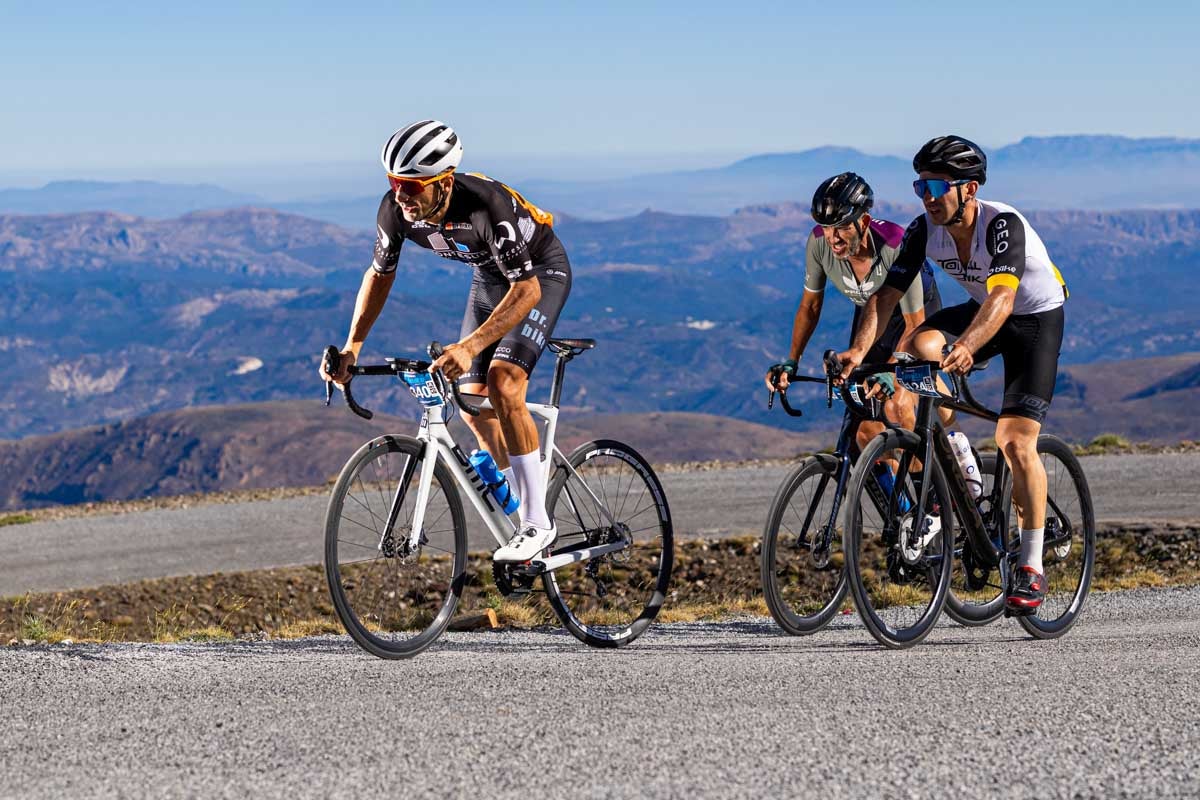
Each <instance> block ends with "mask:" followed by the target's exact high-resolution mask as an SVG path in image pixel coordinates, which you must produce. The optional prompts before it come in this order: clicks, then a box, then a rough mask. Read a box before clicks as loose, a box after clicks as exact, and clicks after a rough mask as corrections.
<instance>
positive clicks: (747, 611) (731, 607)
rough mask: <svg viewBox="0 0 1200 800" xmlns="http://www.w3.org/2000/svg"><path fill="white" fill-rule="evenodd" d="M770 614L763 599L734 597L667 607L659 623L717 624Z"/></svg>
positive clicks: (661, 614)
mask: <svg viewBox="0 0 1200 800" xmlns="http://www.w3.org/2000/svg"><path fill="white" fill-rule="evenodd" d="M769 614H770V612H769V611H768V610H767V603H766V601H765V600H763V599H762V598H761V597H733V598H728V599H725V600H716V601H713V602H711V603H683V604H681V605H677V606H670V605H669V606H665V607H664V608H663V610H662V611H660V612H658V621H659V622H715V621H717V620H722V619H729V618H730V617H746V616H752V617H765V616H768V615H769Z"/></svg>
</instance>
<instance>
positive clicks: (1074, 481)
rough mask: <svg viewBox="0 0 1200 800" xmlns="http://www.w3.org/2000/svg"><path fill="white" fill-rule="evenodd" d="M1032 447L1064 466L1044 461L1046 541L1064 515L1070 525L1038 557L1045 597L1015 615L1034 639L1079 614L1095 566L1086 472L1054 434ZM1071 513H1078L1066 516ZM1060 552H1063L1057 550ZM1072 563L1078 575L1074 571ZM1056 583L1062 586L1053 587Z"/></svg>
mask: <svg viewBox="0 0 1200 800" xmlns="http://www.w3.org/2000/svg"><path fill="white" fill-rule="evenodd" d="M1037 449H1038V453H1039V454H1040V455H1043V456H1048V457H1049V458H1051V459H1053V460H1054V461H1056V462H1058V464H1059V465H1061V466H1062V467H1063V469H1062V470H1061V471H1060V470H1059V469H1058V468H1057V466H1056V467H1054V469H1051V468H1050V466H1049V465H1047V469H1046V473H1047V474H1046V478H1047V480H1046V536H1047V540H1048V541H1049V540H1051V539H1052V538H1053V537H1054V535H1055V532H1056V531H1059V530H1063V524H1064V519H1063V518H1064V517H1066V519H1065V522H1066V523H1067V524H1069V526H1070V527H1069V529H1068V532H1069V534H1070V538H1069V540H1068V541H1067V543H1066V545H1065V546H1062V545H1060V547H1059V548H1056V547H1053V546H1050V545H1049V544H1048V545H1047V547H1046V552H1045V555H1044V556H1043V567H1044V569H1045V575H1046V583H1047V585H1048V591H1047V593H1046V598H1045V599H1044V600H1043V601H1042V604H1041V606H1039V607H1038V609H1037V611H1036V613H1034V614H1031V615H1027V616H1019V617H1017V620H1018V621H1019V622H1020V623H1021V627H1022V628H1024V629H1025V630H1026V632H1028V633H1029V635H1030V636H1033V637H1034V638H1035V639H1057V638H1058V637H1059V636H1062V635H1063V634H1064V633H1066V632H1067V631H1068V630H1070V629H1071V626H1072V625H1074V624H1075V622H1076V620H1078V619H1079V615H1080V613H1082V611H1083V606H1084V602H1085V601H1086V600H1087V595H1088V592H1089V591H1090V590H1091V585H1092V576H1093V573H1094V572H1095V565H1096V518H1095V511H1094V509H1093V508H1092V492H1091V489H1090V488H1089V487H1088V482H1087V476H1086V475H1084V473H1083V465H1082V464H1080V463H1079V459H1078V458H1077V457H1076V456H1075V453H1074V452H1073V451H1072V450H1071V446H1070V445H1068V444H1067V443H1066V442H1064V441H1063V440H1062V439H1059V438H1058V437H1057V436H1053V435H1050V434H1043V435H1041V436H1039V437H1038V443H1037ZM1045 463H1046V462H1045V459H1043V464H1045ZM1067 481H1069V484H1070V490H1072V491H1073V492H1074V494H1075V500H1077V507H1076V508H1075V509H1074V510H1072V509H1071V504H1070V502H1069V501H1068V500H1069V492H1068V491H1067V488H1068V486H1067ZM1072 516H1075V517H1077V518H1076V519H1071V517H1072ZM1076 534H1078V535H1076ZM1060 551H1061V552H1062V553H1063V554H1062V555H1059V552H1060ZM1076 567H1077V568H1078V575H1077V576H1074V575H1073V572H1074V570H1075V568H1076ZM1056 587H1058V589H1060V590H1066V591H1055V589H1056ZM1068 595H1069V596H1068Z"/></svg>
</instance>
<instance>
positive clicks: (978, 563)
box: [843, 360, 1096, 648]
mask: <svg viewBox="0 0 1200 800" xmlns="http://www.w3.org/2000/svg"><path fill="white" fill-rule="evenodd" d="M984 366H985V364H978V365H976V367H975V369H973V370H972V372H974V371H977V370H978V369H982V368H983V367H984ZM938 368H939V364H938V362H936V361H915V360H914V361H910V362H907V363H900V364H867V365H863V366H860V367H859V368H857V369H856V370H854V372H853V373H851V375H850V380H851V381H854V380H861V379H862V377H863V376H865V375H870V374H874V373H876V372H880V371H884V370H890V371H894V372H895V374H896V380H897V383H899V384H900V385H902V386H904V387H905V388H906V389H908V390H909V391H911V392H914V393H915V394H917V395H918V396H919V398H920V399H919V402H918V404H917V424H916V427H915V429H914V430H912V431H907V430H902V429H898V428H890V429H889V430H887V431H885V432H883V433H881V434H880V435H879V436H877V437H875V439H873V440H872V441H871V442H870V443H869V444H868V445H867V447H866V448H865V449H864V451H863V453H862V455H861V457H860V458H859V461H858V465H857V466H856V467H855V469H854V471H853V474H852V475H851V477H850V483H849V486H848V487H847V490H846V493H847V494H846V503H845V511H844V514H845V517H844V520H843V522H844V524H843V538H844V541H843V551H844V553H845V558H846V565H847V576H848V579H849V584H850V592H851V594H852V596H853V597H854V603H855V606H856V607H857V608H858V611H859V614H860V615H861V617H862V619H863V622H864V624H866V626H867V630H869V631H870V632H871V635H872V636H874V637H875V639H876V640H877V641H878V642H879V643H881V644H883V645H885V646H887V647H891V648H904V647H910V646H912V645H914V644H916V643H917V642H919V641H921V640H922V639H924V638H925V636H927V635H928V634H929V632H930V630H932V628H933V626H934V624H935V623H936V622H937V618H938V616H939V615H940V613H941V611H942V609H943V605H944V606H945V609H946V611H947V613H948V614H949V616H951V617H952V618H953V619H955V620H956V621H958V622H960V623H962V624H965V625H984V624H987V623H988V622H991V621H993V620H995V619H997V618H999V617H1000V616H1001V615H1002V614H1004V613H1005V603H1004V595H1005V587H1006V586H1007V584H1008V581H1009V579H1010V576H1011V575H1012V573H1013V571H1014V569H1015V567H1016V562H1017V558H1018V556H1019V553H1020V542H1019V538H1018V535H1017V529H1016V524H1015V518H1016V514H1015V512H1014V510H1013V508H1012V473H1011V472H1010V470H1009V467H1008V464H1007V462H1006V461H1005V460H1004V458H1003V457H1002V456H1001V455H1000V454H996V455H994V456H991V457H990V458H988V459H985V460H983V462H982V464H981V466H982V469H981V471H982V472H984V473H985V487H984V489H985V491H984V494H983V496H982V497H980V498H979V500H978V501H976V500H974V499H972V497H971V493H970V490H969V489H968V487H967V484H966V481H965V479H964V477H963V474H962V470H961V469H960V468H959V466H958V461H957V460H956V459H955V457H954V453H953V451H952V450H951V447H950V442H949V440H948V439H947V436H946V431H945V430H944V428H943V427H942V423H941V421H940V419H939V418H938V415H937V414H936V413H935V412H936V410H937V409H938V407H940V406H945V407H947V408H951V409H954V410H955V411H961V412H963V413H966V414H970V415H973V416H976V417H981V418H983V419H986V420H989V421H992V422H995V421H997V420H998V419H999V415H998V414H997V413H996V412H994V411H991V410H990V409H988V408H986V407H985V406H983V405H982V404H981V403H979V402H978V401H977V400H976V399H975V397H974V396H973V395H972V394H971V390H970V387H969V386H968V384H967V380H966V378H965V376H952V377H951V383H952V384H953V389H952V394H943V393H942V392H941V391H939V389H938V385H937V380H936V377H937V375H938ZM1037 450H1038V454H1039V455H1040V456H1041V460H1042V464H1043V466H1044V467H1045V469H1046V476H1047V496H1046V536H1045V551H1044V556H1043V565H1044V567H1045V574H1046V581H1047V585H1048V592H1047V595H1046V599H1045V600H1044V601H1043V603H1042V605H1041V606H1040V607H1039V608H1038V609H1037V611H1036V613H1034V614H1032V615H1026V616H1019V617H1018V620H1019V622H1020V624H1021V625H1022V627H1024V628H1025V630H1026V631H1028V632H1029V633H1030V635H1032V636H1034V637H1036V638H1039V639H1051V638H1055V637H1058V636H1061V635H1063V634H1064V633H1066V632H1067V630H1069V629H1070V627H1071V626H1072V625H1073V624H1074V623H1075V620H1076V619H1078V617H1079V614H1080V612H1081V611H1082V609H1083V604H1084V600H1085V599H1086V597H1087V593H1088V589H1089V588H1090V586H1091V581H1092V573H1093V570H1094V566H1095V551H1096V531H1095V516H1094V513H1093V509H1092V499H1091V492H1090V490H1089V489H1088V484H1087V478H1086V477H1085V476H1084V474H1083V468H1082V467H1081V466H1080V464H1079V460H1078V459H1077V458H1076V457H1075V455H1074V453H1072V452H1071V448H1070V447H1069V446H1068V445H1067V444H1066V443H1065V442H1064V441H1062V440H1061V439H1059V438H1057V437H1055V436H1051V435H1047V434H1043V435H1042V436H1040V437H1039V438H1038V444H1037ZM887 456H890V457H892V458H894V459H895V460H896V461H897V463H898V465H899V466H898V470H897V474H896V485H897V488H898V490H899V489H901V488H902V489H903V491H902V492H901V491H896V492H894V493H893V494H892V496H891V497H890V498H889V502H888V504H887V506H885V507H884V509H883V513H882V514H881V513H879V512H880V509H879V507H878V503H877V501H876V499H875V491H876V489H877V488H878V487H877V483H876V481H875V480H874V479H873V477H874V476H873V473H872V472H871V470H870V469H869V468H867V465H870V464H872V463H874V462H875V461H876V460H877V459H879V458H882V457H887ZM902 496H905V497H908V498H911V504H912V506H913V507H912V508H911V509H909V510H907V511H904V510H902V508H901V505H902V503H901V502H900V499H901V497H902ZM945 498H949V502H948V503H947V502H946V501H945ZM955 529H959V534H958V535H957V536H956V535H954V530H955ZM955 560H957V561H958V569H957V570H953V569H952V566H953V562H954V561H955Z"/></svg>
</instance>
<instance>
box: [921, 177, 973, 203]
mask: <svg viewBox="0 0 1200 800" xmlns="http://www.w3.org/2000/svg"><path fill="white" fill-rule="evenodd" d="M964 183H970V181H968V180H959V181H944V180H942V179H940V178H920V179H918V180H915V181H913V191H914V192H915V193H916V195H917V197H920V198H921V199H922V200H924V199H925V192H929V196H930V197H932V198H933V199H934V200H937V199H938V198H939V197H941V196H942V195H944V194H945V193H946V192H948V191H950V187H951V186H962V185H963V184H964Z"/></svg>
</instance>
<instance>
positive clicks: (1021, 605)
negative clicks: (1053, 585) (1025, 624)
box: [1004, 567, 1046, 616]
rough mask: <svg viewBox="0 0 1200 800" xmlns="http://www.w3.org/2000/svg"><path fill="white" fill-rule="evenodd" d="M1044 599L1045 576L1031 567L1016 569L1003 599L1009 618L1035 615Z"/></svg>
mask: <svg viewBox="0 0 1200 800" xmlns="http://www.w3.org/2000/svg"><path fill="white" fill-rule="evenodd" d="M1045 597H1046V576H1045V575H1043V574H1042V573H1040V572H1038V571H1037V570H1035V569H1034V568H1033V567H1017V573H1016V575H1014V576H1013V579H1012V583H1011V584H1010V585H1009V588H1008V596H1007V597H1005V599H1004V605H1005V609H1006V610H1007V611H1008V612H1009V614H1010V615H1011V616H1029V615H1030V614H1036V613H1037V610H1038V608H1039V607H1040V606H1041V605H1042V600H1044V599H1045Z"/></svg>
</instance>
